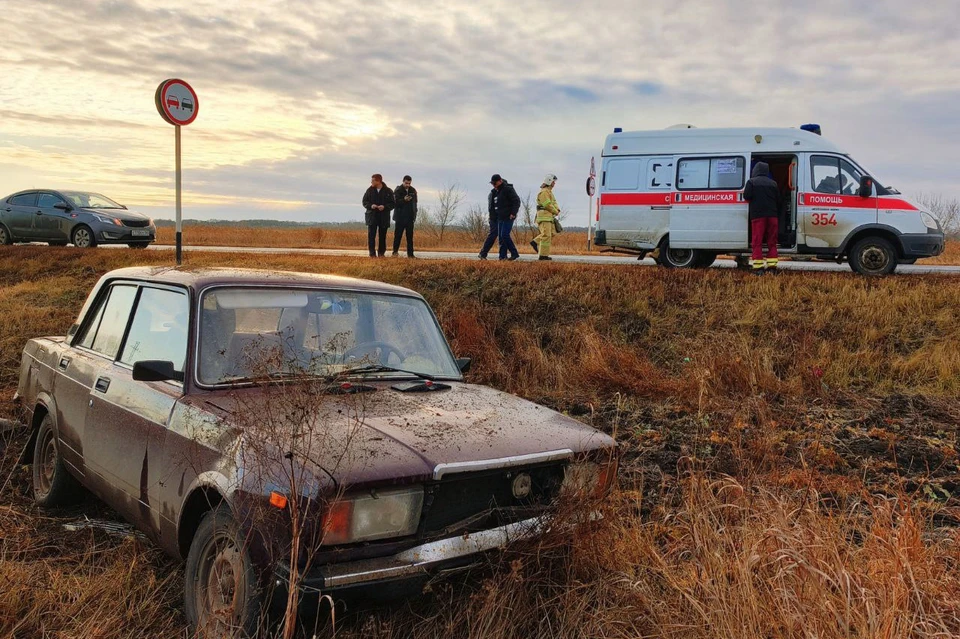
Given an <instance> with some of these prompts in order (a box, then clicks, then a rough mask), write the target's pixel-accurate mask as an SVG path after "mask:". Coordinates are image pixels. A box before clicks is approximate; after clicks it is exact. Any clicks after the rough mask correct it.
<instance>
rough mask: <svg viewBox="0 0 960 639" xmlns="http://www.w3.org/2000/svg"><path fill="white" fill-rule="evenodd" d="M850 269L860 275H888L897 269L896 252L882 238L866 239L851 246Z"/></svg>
mask: <svg viewBox="0 0 960 639" xmlns="http://www.w3.org/2000/svg"><path fill="white" fill-rule="evenodd" d="M849 260H850V268H852V269H853V270H854V272H856V273H860V274H861V275H889V274H890V273H893V271H894V269H896V268H897V252H896V251H894V250H893V245H892V244H890V242H889V241H888V240H885V239H883V238H882V237H866V238H864V239H862V240H859V241H858V242H857V243H856V244H854V245H853V250H852V251H850V257H849Z"/></svg>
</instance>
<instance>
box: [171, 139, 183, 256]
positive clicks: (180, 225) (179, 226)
mask: <svg viewBox="0 0 960 639" xmlns="http://www.w3.org/2000/svg"><path fill="white" fill-rule="evenodd" d="M173 128H174V130H175V131H176V139H177V143H176V147H177V151H176V153H177V266H180V264H182V263H183V257H182V256H183V254H182V251H183V219H182V216H183V212H182V209H181V208H180V125H177V126H175V127H173Z"/></svg>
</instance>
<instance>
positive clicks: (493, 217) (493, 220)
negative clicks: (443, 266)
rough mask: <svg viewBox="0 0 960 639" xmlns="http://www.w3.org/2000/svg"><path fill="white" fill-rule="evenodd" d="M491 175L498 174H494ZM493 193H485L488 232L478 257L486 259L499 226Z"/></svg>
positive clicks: (497, 235) (495, 239)
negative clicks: (488, 223)
mask: <svg viewBox="0 0 960 639" xmlns="http://www.w3.org/2000/svg"><path fill="white" fill-rule="evenodd" d="M493 177H500V176H499V175H494V176H493ZM493 194H494V191H490V193H489V194H488V195H487V214H488V215H489V222H490V232H489V233H488V234H487V239H485V240H484V241H483V246H482V247H480V255H479V256H478V257H479V258H480V259H481V260H485V259H487V253H489V252H490V249H491V248H493V243H494V242H496V241H497V238H498V237H499V236H500V228H499V225H498V224H497V212H496V211H495V210H494V208H493Z"/></svg>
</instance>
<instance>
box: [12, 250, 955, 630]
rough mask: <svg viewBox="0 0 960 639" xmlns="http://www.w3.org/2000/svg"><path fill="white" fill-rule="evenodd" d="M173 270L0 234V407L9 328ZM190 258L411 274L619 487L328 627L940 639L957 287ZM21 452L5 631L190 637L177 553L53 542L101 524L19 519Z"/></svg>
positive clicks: (481, 375) (49, 323) (735, 275)
mask: <svg viewBox="0 0 960 639" xmlns="http://www.w3.org/2000/svg"><path fill="white" fill-rule="evenodd" d="M216 243H217V244H223V243H226V242H225V241H224V240H223V239H218V240H217V242H216ZM258 243H259V244H263V245H269V244H268V243H266V242H258ZM952 250H953V251H954V253H955V252H956V249H955V247H953V248H952ZM169 260H170V256H169V255H166V254H161V253H154V252H134V251H76V250H71V249H55V248H47V247H38V246H15V247H0V317H2V318H3V320H2V322H0V399H2V403H0V417H9V416H10V415H11V411H12V405H11V403H10V402H9V398H10V396H11V395H12V393H13V390H14V388H15V384H16V377H17V365H18V360H19V351H20V349H21V348H22V346H23V343H24V341H25V340H26V339H27V338H29V337H32V336H36V335H47V334H63V333H64V332H65V330H66V328H67V327H68V326H69V325H70V323H71V322H72V321H73V319H74V317H75V315H76V313H77V311H78V309H79V307H80V305H81V304H82V302H83V300H84V298H85V295H86V293H87V291H88V290H89V288H90V287H91V286H92V284H93V283H94V282H95V281H96V279H97V278H98V277H99V276H100V275H101V274H103V273H104V272H106V271H107V270H110V269H112V268H117V267H121V266H128V265H132V264H160V263H168V262H169ZM186 261H187V265H188V266H203V265H243V266H258V267H262V268H269V269H283V270H298V271H311V272H330V273H338V274H343V275H349V276H357V277H365V278H371V279H377V280H383V281H387V282H390V283H395V284H400V285H403V286H408V287H411V288H413V289H416V290H418V291H420V292H421V293H423V295H424V296H425V297H426V298H427V300H428V301H429V302H430V303H431V305H432V306H433V308H434V309H435V310H436V312H437V314H438V316H439V318H440V321H441V323H442V325H443V328H444V330H445V332H446V334H447V336H448V338H449V339H450V342H451V344H452V346H453V349H454V351H455V353H456V354H457V355H459V356H469V357H473V358H474V369H473V371H472V372H471V373H470V375H469V380H470V381H472V382H476V383H483V384H491V385H493V386H495V387H497V388H500V389H502V390H506V391H509V392H513V393H517V394H519V395H521V396H523V397H526V398H529V399H532V400H534V401H538V402H541V403H543V404H546V405H548V406H551V407H552V408H555V409H557V410H561V411H564V412H566V413H568V414H570V415H573V416H575V417H577V418H578V419H580V420H582V421H584V422H585V423H588V424H591V425H593V426H595V427H597V428H600V429H602V430H604V431H606V432H608V433H611V434H613V435H614V436H615V437H616V438H617V440H618V441H619V442H620V445H621V455H622V456H621V477H620V486H619V489H618V490H617V491H616V492H615V493H614V494H613V495H612V496H611V498H610V499H609V501H608V503H607V504H606V505H605V517H604V519H603V520H602V521H600V522H598V523H597V525H595V526H592V527H590V528H589V529H584V530H581V531H580V532H578V533H577V534H576V536H575V537H574V539H573V540H572V542H570V543H557V540H555V539H548V540H545V541H544V542H542V543H538V544H528V545H526V546H523V547H520V548H517V549H515V550H513V551H510V552H508V553H506V554H505V555H503V557H502V558H498V559H494V560H492V563H491V565H490V566H488V567H486V568H484V569H483V570H478V571H475V572H472V573H470V574H469V575H468V576H467V577H458V578H455V579H452V580H450V581H447V582H440V583H437V584H434V585H433V586H432V588H431V589H430V591H429V592H427V593H425V594H424V596H423V597H420V598H418V599H415V600H411V601H407V602H403V603H400V604H395V605H393V606H389V607H385V608H375V609H372V610H364V611H354V610H348V611H346V614H344V611H343V610H338V614H337V616H336V618H335V627H336V630H335V636H337V637H349V638H353V637H378V638H380V637H382V638H400V637H414V638H417V639H427V638H430V639H433V638H437V639H439V638H441V637H454V638H467V637H470V638H474V637H476V638H479V637H485V638H497V639H501V638H502V639H507V638H509V639H521V638H527V637H544V638H546V637H564V638H567V637H569V638H574V637H605V638H607V637H623V638H626V637H639V636H649V637H677V638H681V637H682V638H683V639H700V638H703V639H713V638H715V637H725V638H738V639H739V638H742V639H756V638H757V637H770V638H776V639H780V638H794V637H796V638H806V637H818V638H822V639H827V638H838V639H839V638H841V637H842V638H850V637H891V638H892V637H918V638H919V637H943V638H946V637H955V636H958V635H960V571H958V566H960V528H958V526H960V479H958V477H960V467H958V453H960V444H958V427H960V323H958V321H957V318H958V317H960V278H958V277H954V276H921V277H891V278H885V279H879V280H874V279H865V278H861V277H857V276H855V275H853V274H848V273H838V274H828V273H781V274H780V275H779V276H777V277H769V278H755V277H751V276H750V275H749V274H745V273H740V272H733V271H719V270H710V271H704V272H700V271H697V272H693V271H690V272H680V271H666V270H663V269H652V268H647V269H635V268H630V267H626V266H624V267H619V266H616V267H610V266H589V265H564V264H557V263H553V264H542V263H541V264H536V263H534V264H524V265H522V267H518V265H516V264H499V263H496V262H490V263H483V262H465V261H450V262H443V263H442V266H443V267H442V268H437V266H438V263H437V262H434V261H431V262H426V261H422V262H408V261H405V260H397V261H373V260H363V259H356V258H319V257H308V256H280V255H269V256H259V255H258V256H251V255H242V254H211V253H202V252H201V253H190V254H188V255H187V256H186ZM24 440H25V438H24V436H23V435H22V434H21V433H18V432H13V433H10V432H8V433H6V434H5V435H4V436H3V444H2V445H4V448H3V451H2V455H0V636H3V637H7V636H11V637H25V638H26V637H43V636H49V637H97V638H103V639H107V638H110V639H113V638H117V639H119V638H121V637H162V638H167V637H169V638H173V637H184V636H185V634H184V632H185V631H184V625H183V619H182V616H181V613H180V605H181V599H182V587H183V584H182V577H181V568H180V566H178V565H177V564H176V563H175V562H172V561H170V560H169V559H167V558H165V557H164V556H163V555H161V554H160V552H159V551H158V550H156V549H155V548H154V547H153V546H152V545H151V544H149V543H148V542H145V541H141V540H140V539H138V538H136V537H118V536H111V535H107V534H105V533H102V532H98V531H90V530H86V531H78V532H67V531H64V529H63V527H62V524H63V523H64V522H67V521H71V520H73V519H76V518H77V517H78V516H81V515H82V514H92V515H95V516H98V517H106V518H110V517H112V516H113V515H111V513H110V512H109V511H108V510H107V509H106V508H105V507H104V506H102V505H98V504H97V503H95V502H93V500H90V501H89V502H88V503H87V504H86V505H85V506H84V507H83V508H82V509H79V510H72V511H65V512H64V511H60V512H43V511H40V510H38V509H36V508H35V507H34V506H33V505H32V503H31V501H30V499H29V494H30V490H31V489H30V481H29V468H28V467H25V466H21V465H19V464H18V463H17V461H16V459H17V453H18V452H19V450H20V449H21V448H22V447H23V444H24ZM330 624H331V622H330V620H329V619H327V621H326V622H325V625H323V624H322V625H321V629H320V630H319V635H318V636H331V635H332V634H333V633H332V632H331V631H330V628H329V626H330ZM307 628H308V630H309V631H312V629H310V627H309V625H308V626H307ZM305 636H309V634H308V635H305Z"/></svg>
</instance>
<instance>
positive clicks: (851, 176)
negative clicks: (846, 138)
mask: <svg viewBox="0 0 960 639" xmlns="http://www.w3.org/2000/svg"><path fill="white" fill-rule="evenodd" d="M862 177H863V174H861V173H860V171H858V170H857V169H856V167H854V166H853V165H852V164H850V163H849V162H847V161H846V160H840V184H841V185H842V187H841V191H840V192H841V193H842V194H843V195H855V194H856V193H857V191H858V190H859V189H860V179H861V178H862Z"/></svg>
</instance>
